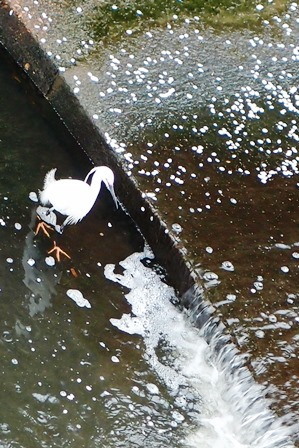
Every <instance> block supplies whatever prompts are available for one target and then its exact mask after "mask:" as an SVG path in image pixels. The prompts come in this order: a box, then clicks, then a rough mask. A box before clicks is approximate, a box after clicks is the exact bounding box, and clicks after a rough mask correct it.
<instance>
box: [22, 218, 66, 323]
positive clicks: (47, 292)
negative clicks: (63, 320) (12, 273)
mask: <svg viewBox="0 0 299 448" xmlns="http://www.w3.org/2000/svg"><path fill="white" fill-rule="evenodd" d="M35 221H36V210H35V209H34V210H33V211H32V214H31V222H30V225H29V228H30V231H29V233H28V234H27V235H26V237H25V245H24V252H23V257H22V265H23V268H24V272H25V276H24V280H23V282H24V283H25V285H26V286H27V288H28V289H29V291H30V292H29V294H28V295H26V298H28V299H29V314H30V316H31V317H32V316H34V315H35V314H37V313H43V312H44V311H45V309H46V308H48V307H50V306H51V298H52V296H53V295H55V294H56V285H57V284H58V283H59V281H60V279H61V275H62V273H61V272H59V271H58V270H57V267H56V265H55V260H54V258H53V257H48V259H47V261H48V263H49V264H47V263H46V259H45V256H44V254H43V253H42V252H41V251H40V249H39V247H38V246H37V245H36V242H35V233H34V231H33V228H34V225H35ZM51 265H52V266H51Z"/></svg>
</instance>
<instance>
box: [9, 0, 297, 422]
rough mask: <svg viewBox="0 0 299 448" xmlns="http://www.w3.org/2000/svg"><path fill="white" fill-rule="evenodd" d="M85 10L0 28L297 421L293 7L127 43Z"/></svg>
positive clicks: (33, 9) (42, 12)
mask: <svg viewBox="0 0 299 448" xmlns="http://www.w3.org/2000/svg"><path fill="white" fill-rule="evenodd" d="M11 8H12V9H11ZM78 8H79V9H78ZM80 8H81V5H80V4H79V2H78V4H76V5H74V4H73V3H72V4H71V5H69V4H68V3H67V2H66V3H64V4H61V2H59V4H56V5H55V8H53V5H52V4H51V7H49V5H48V4H47V2H37V3H34V2H32V4H31V5H30V7H28V5H27V4H26V5H25V3H24V4H22V2H18V3H16V2H12V3H11V4H9V3H7V7H6V8H5V6H4V8H2V10H1V23H2V36H1V41H2V42H3V43H4V45H5V46H6V48H8V49H9V52H10V53H11V54H12V56H13V57H14V59H15V60H17V61H18V63H19V64H20V65H21V66H22V67H23V69H25V70H26V71H27V72H28V74H29V76H30V77H31V78H32V79H33V81H34V82H35V84H36V85H37V86H38V88H39V89H40V90H41V92H42V93H43V94H44V95H45V96H46V97H47V99H48V100H49V101H50V103H51V104H52V105H53V106H54V108H55V109H56V110H57V111H58V113H59V114H60V116H61V117H62V119H63V121H64V123H65V124H66V126H67V127H68V129H69V130H70V131H71V132H72V134H73V135H74V136H75V138H76V139H77V140H78V141H79V142H80V144H81V145H82V147H83V148H84V150H85V151H87V153H88V155H89V156H90V157H91V158H92V159H93V160H94V162H95V163H96V164H99V163H103V162H104V163H107V164H109V165H111V166H112V167H113V169H114V170H115V171H116V173H117V179H118V183H117V192H118V194H119V196H120V198H121V200H122V201H123V203H124V205H125V207H126V209H127V210H128V211H129V213H130V214H131V216H132V217H133V218H134V220H135V221H136V222H137V224H138V225H139V227H140V228H141V230H142V232H143V233H144V235H145V236H146V238H147V239H148V241H149V243H150V244H151V246H152V247H153V249H154V250H155V253H156V254H157V256H158V258H159V260H160V262H161V263H162V264H163V265H164V266H166V268H167V270H168V273H169V276H170V279H171V281H172V283H173V284H174V285H175V286H176V288H177V289H178V290H179V291H180V293H186V291H187V290H188V288H189V287H190V286H191V284H192V282H193V281H194V279H195V280H196V282H197V283H198V285H199V288H197V290H196V291H197V293H196V294H197V295H198V297H199V298H200V299H202V298H204V299H205V300H207V301H210V302H212V303H213V304H214V306H215V308H216V309H217V313H216V314H220V315H221V317H222V319H223V320H224V321H225V322H226V323H227V325H228V327H229V328H230V330H231V331H232V332H233V333H234V335H235V337H236V341H237V342H238V345H239V346H240V347H241V348H242V350H244V352H245V353H249V354H250V361H251V366H252V367H253V371H254V373H255V375H256V377H257V379H258V380H259V381H260V382H262V383H264V384H265V385H266V386H267V387H268V393H269V396H270V397H271V398H272V399H274V400H275V403H274V405H273V406H274V408H275V410H276V411H277V412H278V413H281V414H282V415H289V417H288V419H289V423H290V424H291V423H292V422H293V421H294V419H295V417H294V415H297V412H298V364H297V362H298V361H297V350H298V337H297V327H298V280H297V277H298V276H297V271H298V263H297V255H296V254H297V251H296V247H297V242H298V238H297V237H296V235H297V219H296V211H297V209H298V195H297V180H296V174H297V173H298V168H297V163H298V158H297V142H298V132H297V121H296V116H297V113H298V91H297V86H298V72H297V69H296V66H297V64H298V47H297V46H296V42H297V41H298V24H297V21H296V11H297V6H296V4H295V3H292V4H289V6H288V8H289V9H287V10H286V13H284V15H282V16H281V18H280V17H277V16H276V15H273V16H272V17H271V19H270V20H269V21H268V23H267V22H265V23H263V25H262V27H261V28H260V29H258V31H257V32H255V31H252V30H251V31H250V30H242V31H225V32H220V33H219V32H215V31H213V30H211V29H206V28H205V27H204V26H202V24H201V23H200V21H198V19H197V18H194V17H191V20H189V21H188V19H187V21H186V20H185V21H179V23H178V24H177V25H176V24H175V23H171V24H170V23H168V24H164V25H163V26H161V27H160V28H159V27H154V28H153V29H150V30H148V29H147V30H146V31H145V30H144V31H143V30H142V31H140V29H136V30H134V29H133V32H132V33H131V32H128V33H124V35H125V37H124V35H122V36H121V37H120V38H119V39H118V41H117V42H115V41H113V40H111V41H109V40H108V42H103V41H96V40H95V36H94V35H93V33H91V31H90V28H88V27H87V26H86V15H85V10H84V5H82V10H81V9H80ZM10 11H13V14H12V15H10ZM62 11H63V14H62ZM87 12H88V11H87ZM16 16H18V17H19V18H20V19H21V23H20V22H19V21H18V20H17V19H16ZM87 16H88V14H87ZM66 18H67V20H66ZM24 24H25V26H26V27H27V28H28V29H29V30H30V32H31V33H32V35H28V33H27V32H26V29H25V28H24ZM296 27H297V28H296ZM12 30H13V31H12ZM129 31H130V30H129ZM131 31H132V30H131ZM11 33H13V35H14V39H11ZM32 36H33V38H32ZM34 38H35V39H36V40H34ZM39 45H41V47H42V48H43V50H44V52H46V53H47V52H48V56H49V58H48V57H46V56H45V54H44V53H43V52H42V53H40V49H39ZM24 48H26V50H25V51H24ZM211 55H212V57H211ZM45 69H46V70H47V73H46V76H45V75H44V73H45V71H44V70H45ZM120 167H121V168H120ZM125 173H126V174H125ZM140 192H142V194H140ZM132 198H134V200H132ZM165 231H166V233H165ZM165 248H167V250H165ZM190 272H191V274H192V276H191V277H190V275H189V274H190ZM212 311H213V308H211V311H209V312H207V316H206V317H205V318H204V319H208V317H209V316H210V312H212ZM293 413H294V414H293Z"/></svg>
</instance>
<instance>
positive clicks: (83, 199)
mask: <svg viewBox="0 0 299 448" xmlns="http://www.w3.org/2000/svg"><path fill="white" fill-rule="evenodd" d="M56 170H57V168H53V169H52V170H50V171H49V172H48V173H47V174H46V176H45V180H44V188H43V190H42V191H39V198H40V202H41V203H42V204H43V205H44V206H46V205H47V206H50V207H49V209H48V210H47V212H46V215H49V217H51V220H50V221H48V220H47V219H45V221H47V222H49V223H50V224H52V225H53V226H54V228H55V230H56V231H58V232H59V233H62V231H63V229H64V227H65V226H66V225H68V224H77V222H79V221H81V220H82V219H83V218H84V216H86V215H87V213H88V212H89V211H90V210H91V208H92V207H93V205H94V203H95V201H96V199H97V197H98V194H99V192H100V190H101V186H102V182H104V184H105V185H106V187H107V189H108V190H109V192H110V194H111V196H112V198H113V200H114V202H115V205H116V208H117V207H118V203H117V198H116V196H115V192H114V174H113V171H112V170H111V169H110V168H108V167H107V166H97V167H95V168H93V169H92V170H90V171H89V173H88V174H87V176H86V177H85V179H84V181H82V180H78V179H59V180H56V179H55V173H56ZM90 176H92V179H91V182H90V184H89V183H88V180H89V178H90ZM54 211H57V212H59V213H61V214H62V215H65V216H66V219H65V220H64V222H63V224H62V225H61V226H58V225H56V215H55V214H54ZM53 215H54V216H53ZM40 217H41V218H42V216H41V215H40ZM43 224H45V223H43ZM45 227H49V226H47V225H46V224H45ZM40 228H42V229H43V230H44V232H45V233H46V234H47V233H48V232H47V231H46V229H45V228H44V226H43V225H39V226H38V229H37V231H36V233H38V230H39V229H40ZM52 250H56V251H57V253H58V254H59V251H61V250H60V249H59V248H58V246H56V244H55V245H54V248H53V249H52ZM64 255H66V254H65V253H64Z"/></svg>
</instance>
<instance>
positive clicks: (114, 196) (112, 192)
mask: <svg viewBox="0 0 299 448" xmlns="http://www.w3.org/2000/svg"><path fill="white" fill-rule="evenodd" d="M107 188H108V190H109V192H110V194H111V196H112V198H113V200H114V202H115V206H116V208H118V200H117V197H116V195H115V191H114V187H113V185H109V184H107Z"/></svg>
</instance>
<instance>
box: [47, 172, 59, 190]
mask: <svg viewBox="0 0 299 448" xmlns="http://www.w3.org/2000/svg"><path fill="white" fill-rule="evenodd" d="M56 171H57V168H53V169H52V170H50V171H48V172H47V174H46V175H45V180H44V190H45V189H46V188H47V187H48V186H49V185H50V184H52V183H53V182H55V180H56V179H55V173H56Z"/></svg>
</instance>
